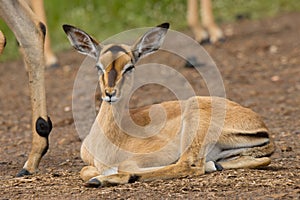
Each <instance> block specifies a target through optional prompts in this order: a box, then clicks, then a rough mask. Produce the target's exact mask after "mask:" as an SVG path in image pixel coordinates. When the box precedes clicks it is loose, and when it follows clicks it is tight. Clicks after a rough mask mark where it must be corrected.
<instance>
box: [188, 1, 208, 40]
mask: <svg viewBox="0 0 300 200" xmlns="http://www.w3.org/2000/svg"><path fill="white" fill-rule="evenodd" d="M187 9H188V10H187V22H188V25H189V27H190V28H191V30H192V32H193V34H194V37H195V40H197V41H198V42H200V43H202V42H205V41H206V40H208V34H207V32H206V31H205V30H204V29H203V28H202V26H201V25H200V22H199V10H198V9H199V7H198V2H197V0H188V5H187Z"/></svg>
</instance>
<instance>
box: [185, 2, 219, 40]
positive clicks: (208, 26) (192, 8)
mask: <svg viewBox="0 0 300 200" xmlns="http://www.w3.org/2000/svg"><path fill="white" fill-rule="evenodd" d="M187 8H188V10H187V22H188V25H189V26H190V28H191V30H192V32H193V35H194V37H195V39H196V40H197V41H198V42H200V43H205V42H211V43H215V42H218V41H222V40H224V35H223V32H222V30H221V29H220V28H219V27H218V26H217V25H216V23H215V20H214V16H213V13H212V4H211V0H201V17H202V25H203V26H201V25H200V22H199V14H198V13H199V8H198V2H197V0H188V5H187Z"/></svg>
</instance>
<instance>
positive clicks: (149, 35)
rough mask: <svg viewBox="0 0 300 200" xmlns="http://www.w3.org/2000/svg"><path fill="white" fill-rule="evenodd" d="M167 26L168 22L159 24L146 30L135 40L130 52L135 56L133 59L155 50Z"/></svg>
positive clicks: (161, 41) (159, 44) (163, 36)
mask: <svg viewBox="0 0 300 200" xmlns="http://www.w3.org/2000/svg"><path fill="white" fill-rule="evenodd" d="M169 26H170V25H169V23H163V24H160V25H158V26H156V27H154V28H152V29H151V30H149V31H147V32H146V33H145V34H144V35H143V36H142V37H140V38H139V39H138V40H137V41H136V42H135V44H134V45H133V46H132V52H133V55H134V57H135V61H137V60H138V59H139V58H141V57H142V56H146V55H148V54H151V53H153V52H155V51H157V50H158V49H159V48H160V46H161V45H162V43H163V41H164V38H165V36H166V33H167V31H168V28H169Z"/></svg>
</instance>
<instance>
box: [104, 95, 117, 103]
mask: <svg viewBox="0 0 300 200" xmlns="http://www.w3.org/2000/svg"><path fill="white" fill-rule="evenodd" d="M102 100H103V101H106V102H108V103H114V102H117V101H118V100H119V98H118V97H116V96H112V97H109V96H105V97H102Z"/></svg>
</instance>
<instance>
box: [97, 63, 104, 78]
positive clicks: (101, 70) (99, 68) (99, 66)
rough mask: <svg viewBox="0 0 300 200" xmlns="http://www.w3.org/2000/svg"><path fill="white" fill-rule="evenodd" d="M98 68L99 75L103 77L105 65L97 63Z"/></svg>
mask: <svg viewBox="0 0 300 200" xmlns="http://www.w3.org/2000/svg"><path fill="white" fill-rule="evenodd" d="M96 68H97V70H98V74H99V75H101V74H103V73H104V72H105V70H104V67H103V65H102V64H101V63H97V64H96Z"/></svg>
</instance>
